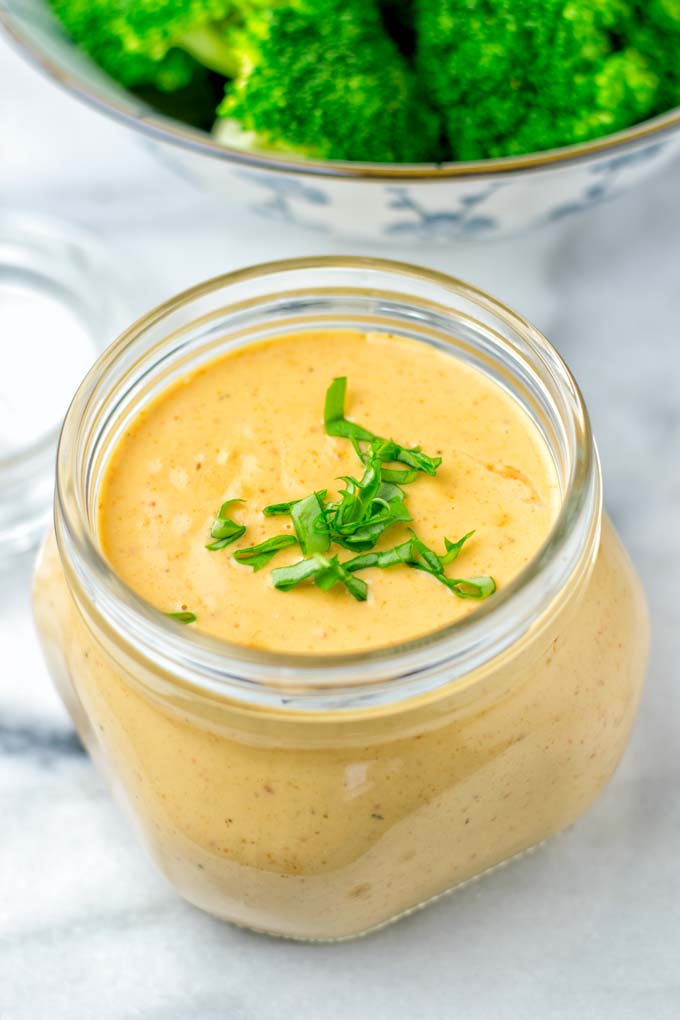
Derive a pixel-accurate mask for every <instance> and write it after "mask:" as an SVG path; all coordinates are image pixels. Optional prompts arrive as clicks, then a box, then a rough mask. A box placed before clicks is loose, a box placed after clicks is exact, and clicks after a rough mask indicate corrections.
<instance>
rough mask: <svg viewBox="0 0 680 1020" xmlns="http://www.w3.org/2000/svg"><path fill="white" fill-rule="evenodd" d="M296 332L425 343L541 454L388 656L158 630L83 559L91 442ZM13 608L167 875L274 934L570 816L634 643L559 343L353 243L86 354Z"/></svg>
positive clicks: (367, 901)
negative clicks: (28, 573) (359, 253)
mask: <svg viewBox="0 0 680 1020" xmlns="http://www.w3.org/2000/svg"><path fill="white" fill-rule="evenodd" d="M320 324H324V325H325V326H326V327H327V328H329V329H332V328H334V327H347V326H351V327H354V328H364V329H367V330H385V331H389V332H392V333H399V334H401V335H405V336H408V337H411V338H413V339H415V340H418V341H420V342H422V343H427V344H432V345H435V346H436V347H438V348H440V349H443V350H448V351H450V352H451V353H455V355H456V356H457V357H459V358H463V359H464V360H466V361H467V362H469V363H471V364H473V365H475V366H476V367H477V368H478V369H479V370H480V371H483V372H486V373H487V374H488V375H489V376H491V377H492V378H494V379H495V380H497V382H498V383H499V384H500V385H502V386H503V387H504V388H505V389H506V390H507V391H508V392H510V393H512V395H513V396H514V397H515V399H516V400H517V401H519V403H520V404H521V405H522V406H523V407H524V408H525V409H526V411H527V413H528V414H529V415H530V416H531V417H532V419H533V421H534V422H535V424H536V426H537V427H538V428H539V430H540V431H541V433H542V435H543V436H544V438H545V442H546V443H547V445H548V447H549V448H550V450H551V451H552V455H553V457H554V460H555V465H556V469H557V473H558V476H559V480H560V485H561V492H562V503H561V510H560V513H559V516H558V518H557V520H556V522H555V524H554V527H553V529H552V532H551V534H550V536H549V538H548V540H547V542H546V543H545V545H544V546H543V547H542V548H541V549H540V551H539V552H538V554H537V555H536V556H535V558H534V559H533V560H532V562H531V563H530V564H529V565H528V566H527V568H526V569H525V570H524V572H523V573H522V574H521V575H520V576H518V577H517V578H516V579H515V580H514V581H513V582H512V583H511V584H509V585H507V586H506V587H505V588H504V589H503V590H501V591H499V592H498V594H497V595H496V596H495V597H494V598H493V599H491V600H490V601H489V602H487V603H484V604H483V605H481V606H480V607H479V608H478V609H477V610H476V611H475V612H474V613H473V614H471V615H469V616H467V617H465V618H464V619H463V620H461V621H459V622H457V623H455V624H452V625H450V626H448V627H445V628H443V629H440V630H438V631H436V632H435V633H432V634H430V635H428V636H427V637H425V638H422V639H420V640H417V641H412V642H409V643H407V644H401V645H397V644H395V645H394V646H393V647H391V648H388V649H381V650H378V651H374V652H371V653H368V654H363V653H362V654H341V655H333V656H326V657H323V658H320V657H315V656H311V655H289V654H273V653H270V652H260V651H257V650H253V649H247V648H243V647H239V646H237V645H233V644H228V643H226V642H224V641H219V640H217V639H215V638H212V637H209V636H206V635H201V634H200V633H196V632H194V631H188V630H187V629H186V628H181V627H179V626H178V625H176V624H175V623H173V622H172V621H170V620H168V619H166V618H165V617H164V616H163V615H162V614H161V613H159V612H158V611H157V610H156V609H154V608H153V607H152V606H150V605H148V604H147V603H145V602H143V601H142V600H141V599H140V598H139V597H138V596H136V595H135V593H134V592H132V591H131V590H130V589H129V588H127V587H126V585H125V584H123V582H122V581H121V580H120V579H119V578H118V577H116V576H115V574H114V573H113V572H112V571H111V569H110V567H109V566H108V564H107V562H106V560H105V559H104V557H103V556H102V553H101V550H100V547H99V542H98V537H97V530H96V514H95V509H96V505H97V494H98V491H99V486H100V484H101V480H102V475H103V473H104V470H105V467H106V464H107V461H108V458H109V456H110V454H111V451H112V449H113V447H114V446H115V444H116V440H117V438H118V437H119V435H120V433H121V431H122V430H123V429H124V428H125V427H126V425H127V423H128V422H129V421H130V420H131V419H132V418H134V417H135V416H136V414H137V413H138V412H139V410H140V408H141V407H142V406H144V405H145V404H146V403H147V402H148V401H149V400H151V399H152V398H153V397H154V396H155V395H156V394H158V393H159V392H160V391H162V390H163V389H164V388H165V387H166V386H168V385H169V384H170V383H171V381H172V380H173V379H175V378H176V377H177V376H178V375H179V374H183V373H186V372H187V371H189V370H191V369H193V368H194V367H196V366H198V365H199V364H202V363H204V362H205V361H207V360H209V359H211V358H214V357H215V356H216V355H218V354H219V353H220V352H223V351H226V350H229V349H233V348H235V347H239V346H242V345H245V344H249V343H253V342H256V341H258V340H260V339H262V338H263V337H268V336H273V335H276V334H277V333H283V332H291V331H292V330H304V329H306V328H318V327H319V325H320ZM34 607H35V615H36V621H37V625H38V630H39V633H40V636H41V640H42V643H43V646H44V650H45V654H46V657H47V660H48V663H49V665H50V669H51V672H52V675H53V677H54V679H55V681H56V683H57V686H58V688H59V690H60V692H61V694H62V696H63V698H64V701H65V703H66V705H67V706H68V708H69V710H70V712H71V714H72V716H73V719H74V721H75V724H76V726H77V728H78V731H79V733H80V735H81V737H82V738H83V740H84V742H85V744H86V745H87V747H88V749H89V750H90V752H91V753H92V755H93V756H94V758H95V759H96V760H97V761H98V762H99V763H100V765H101V766H102V768H103V769H104V770H105V772H106V773H107V774H108V776H109V777H110V780H111V784H112V786H113V787H114V788H115V789H116V790H117V791H118V792H119V793H120V795H121V797H122V800H123V802H124V803H125V804H126V805H127V807H128V809H129V811H130V813H131V814H132V816H133V818H134V819H135V821H136V823H137V826H138V828H139V830H140V831H141V833H142V836H143V838H144V840H145V842H146V844H147V846H148V847H149V849H150V851H151V853H152V855H153V856H154V858H155V859H156V861H157V863H158V865H159V867H160V868H161V869H162V871H163V872H164V873H165V874H166V875H167V876H168V877H169V879H170V881H171V882H172V883H173V884H174V886H175V887H176V889H177V890H178V891H179V893H180V894H181V895H182V896H184V897H186V899H188V900H190V901H191V902H192V903H194V904H196V905H197V906H199V907H201V908H203V909H204V910H207V911H209V912H210V913H212V914H214V915H216V916H218V917H221V918H224V919H226V920H230V921H233V922H236V923H237V924H240V925H245V926H248V927H250V928H254V929H257V930H260V931H265V932H269V933H271V934H276V935H282V936H288V937H292V938H298V939H319V940H323V939H338V938H345V937H350V936H355V935H358V934H361V933H364V932H367V931H370V930H371V929H373V928H376V927H378V926H380V925H383V924H385V923H387V922H388V921H390V920H393V919H395V918H397V917H399V916H401V915H403V914H405V913H407V912H409V911H411V910H413V909H414V908H416V907H417V906H419V905H422V904H424V903H426V902H427V901H428V900H431V899H433V898H434V897H437V896H439V895H441V894H442V893H444V892H446V891H447V890H450V889H453V888H454V887H456V886H458V885H460V884H461V883H463V882H466V881H468V880H470V879H472V878H474V877H476V876H479V875H481V874H482V873H483V872H485V871H488V870H489V869H491V868H494V867H495V866H497V865H499V864H500V863H502V862H503V861H507V860H508V859H510V858H511V857H513V856H514V855H516V854H520V853H523V852H524V851H526V850H528V849H529V848H531V847H534V846H536V845H537V844H538V843H540V842H541V841H543V840H545V839H546V838H547V837H549V836H551V835H553V834H555V833H557V832H559V831H560V830H562V829H564V828H565V827H566V826H568V825H570V824H571V823H572V822H574V821H575V820H576V819H577V818H578V817H579V816H580V815H581V814H582V813H583V812H584V811H585V810H586V809H587V808H588V807H589V806H590V805H591V803H592V802H593V801H594V800H595V798H596V797H597V796H598V794H599V793H600V791H601V790H602V788H603V787H604V785H605V784H606V782H607V781H608V779H609V778H610V776H611V774H612V772H613V771H614V769H615V767H616V765H617V763H618V761H619V758H620V757H621V754H622V752H623V750H624V748H625V745H626V743H627V740H628V735H629V732H630V728H631V725H632V722H633V719H634V717H635V713H636V709H637V705H638V700H639V695H640V690H641V687H642V683H643V676H644V669H645V662H646V653H647V616H646V608H645V602H644V597H643V594H642V591H641V588H640V585H639V582H638V580H637V578H636V575H635V573H634V571H633V569H632V567H631V565H630V563H629V561H628V558H627V556H626V554H625V552H624V551H623V549H622V547H621V544H620V542H619V540H618V538H617V537H616V536H615V534H614V532H613V530H612V528H611V526H610V524H609V523H608V521H607V520H606V518H603V515H602V505H601V479H600V470H599V464H598V460H597V454H596V451H595V447H594V443H593V439H592V436H591V432H590V425H589V422H588V416H587V413H586V410H585V408H584V406H583V402H582V399H581V396H580V393H579V391H578V388H577V387H576V384H575V383H574V381H573V379H572V377H571V376H570V374H569V372H568V370H567V368H566V367H565V365H564V364H563V362H562V361H561V360H560V358H559V356H558V355H557V354H556V352H555V351H554V350H553V348H552V347H551V346H550V345H549V343H548V342H547V341H546V340H545V338H544V337H542V336H541V335H540V334H539V333H538V332H537V331H536V330H535V329H534V328H533V327H532V326H531V325H530V324H529V323H528V322H526V321H525V320H524V319H522V318H521V317H520V316H518V315H517V314H516V313H514V312H512V311H511V310H510V309H508V308H505V307H504V306H503V305H501V304H499V303H498V302H496V301H494V300H493V299H492V298H490V297H488V296H487V295H485V294H483V293H482V292H480V291H477V290H475V289H474V288H472V287H469V286H467V285H466V284H464V283H461V282H459V281H457V280H453V279H451V278H450V277H447V276H444V275H442V274H438V273H434V272H430V271H428V270H424V269H418V268H416V267H414V266H409V265H404V264H401V263H392V262H385V261H379V260H371V259H356V258H320V259H305V260H297V261H289V262H281V263H272V264H269V265H265V266H259V267H255V268H253V269H246V270H243V271H240V272H236V273H232V274H229V275H227V276H224V277H221V278H219V279H216V280H212V281H209V282H207V283H205V284H202V285H201V286H198V287H195V288H193V289H192V290H190V291H187V292H185V293H184V294H180V295H179V296H178V297H176V298H174V299H173V300H171V301H169V302H167V303H166V304H165V305H163V306H161V307H160V308H158V309H156V310H154V311H152V312H151V313H149V315H147V316H146V317H145V318H144V319H142V320H140V321H139V322H137V323H136V324H135V325H134V326H132V327H131V328H130V329H129V330H128V331H127V332H126V333H125V334H124V335H123V336H122V337H121V338H120V339H119V340H118V341H117V342H116V343H115V344H114V345H113V346H112V347H111V348H110V349H109V350H108V351H107V352H106V353H105V354H104V355H103V356H102V357H101V358H100V359H99V361H98V362H97V364H96V365H95V367H94V368H93V369H92V371H91V372H90V373H89V374H88V376H87V377H86V378H85V380H84V382H83V383H82V385H81V387H80V389H79V390H78V393H77V394H76V397H75V399H74V401H73V404H72V406H71V409H70V411H69V413H68V415H67V418H66V421H65V424H64V428H63V432H62V437H61V443H60V448H59V454H58V463H57V486H56V499H55V535H53V536H51V537H50V538H49V539H48V540H47V542H46V544H45V546H44V549H43V553H42V556H41V559H40V562H39V565H38V568H37V572H36V578H35V590H34Z"/></svg>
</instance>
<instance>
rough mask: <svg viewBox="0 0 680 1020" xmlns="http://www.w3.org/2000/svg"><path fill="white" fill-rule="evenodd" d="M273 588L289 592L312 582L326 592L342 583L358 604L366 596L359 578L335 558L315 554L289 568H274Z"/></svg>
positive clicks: (366, 589)
mask: <svg viewBox="0 0 680 1020" xmlns="http://www.w3.org/2000/svg"><path fill="white" fill-rule="evenodd" d="M272 580H273V582H274V587H275V588H278V589H279V591H290V590H291V588H294V587H295V586H296V585H298V584H300V582H301V581H308V580H313V581H314V582H315V584H316V586H317V587H318V588H321V589H322V590H323V591H328V590H329V589H330V588H332V587H333V586H334V585H336V584H338V583H342V584H344V585H345V587H346V588H347V590H348V592H349V593H350V595H353V596H354V598H355V599H357V601H359V602H365V601H366V598H367V596H368V585H367V584H366V582H365V581H362V580H361V578H359V577H354V576H353V575H352V574H351V573H350V572H349V571H348V570H347V569H346V568H345V565H344V564H343V563H340V561H339V560H338V557H337V556H332V557H330V558H328V557H326V556H321V555H320V554H319V553H316V554H315V555H314V556H310V557H309V558H307V559H304V560H300V562H299V563H293V564H292V566H290V567H275V568H274V570H272Z"/></svg>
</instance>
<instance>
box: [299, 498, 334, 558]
mask: <svg viewBox="0 0 680 1020" xmlns="http://www.w3.org/2000/svg"><path fill="white" fill-rule="evenodd" d="M290 516H291V518H292V520H293V527H294V528H295V534H296V535H297V538H298V542H299V543H300V548H301V549H302V552H303V553H304V555H305V556H311V555H312V554H313V553H323V552H326V550H327V549H328V548H329V547H330V544H331V537H330V532H329V530H328V525H327V523H326V519H325V516H324V507H323V501H322V499H321V497H320V493H318V492H313V493H312V494H311V496H306V497H305V499H301V500H298V502H296V503H294V504H293V509H292V510H291V512H290Z"/></svg>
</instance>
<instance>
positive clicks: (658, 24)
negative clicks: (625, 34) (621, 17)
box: [629, 0, 680, 113]
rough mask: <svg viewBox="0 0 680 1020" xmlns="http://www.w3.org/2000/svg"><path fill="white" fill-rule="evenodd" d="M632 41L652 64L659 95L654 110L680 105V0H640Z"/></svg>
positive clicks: (659, 111)
mask: <svg viewBox="0 0 680 1020" xmlns="http://www.w3.org/2000/svg"><path fill="white" fill-rule="evenodd" d="M635 9H636V17H635V19H634V21H633V24H632V27H631V29H630V33H629V36H630V44H631V45H632V46H634V47H635V48H636V49H637V50H638V51H639V52H640V53H641V54H643V56H644V57H646V59H647V60H648V61H649V62H650V63H651V64H653V66H654V68H655V70H656V72H657V74H658V76H659V82H660V85H659V94H658V101H657V103H656V107H655V109H654V110H653V111H651V112H652V113H662V112H663V111H664V110H669V109H670V108H671V107H673V106H677V105H679V104H680V0H639V2H638V3H637V4H636V5H635Z"/></svg>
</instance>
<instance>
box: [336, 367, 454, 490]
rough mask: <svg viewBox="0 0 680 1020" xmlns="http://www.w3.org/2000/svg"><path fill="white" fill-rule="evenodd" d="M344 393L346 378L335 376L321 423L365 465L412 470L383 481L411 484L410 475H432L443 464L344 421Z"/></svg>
mask: <svg viewBox="0 0 680 1020" xmlns="http://www.w3.org/2000/svg"><path fill="white" fill-rule="evenodd" d="M346 393H347V377H346V376H338V377H337V378H336V379H334V380H333V382H332V383H331V385H330V386H329V387H328V390H327V392H326V403H325V405H324V424H325V426H326V432H327V434H328V435H329V436H342V437H343V438H345V439H351V440H352V442H353V443H354V448H355V449H356V450H357V453H358V454H359V456H360V457H361V458H362V460H364V462H370V461H380V462H381V463H383V464H392V463H394V462H397V461H398V462H400V463H402V464H406V465H408V467H409V468H411V471H409V472H403V471H402V472H399V477H397V478H394V477H393V478H386V481H400V482H401V483H402V484H405V483H406V482H407V481H413V478H412V477H411V475H412V472H413V471H415V472H419V471H422V472H424V473H425V474H428V475H435V474H436V473H437V468H438V467H439V465H440V464H441V462H442V459H441V457H428V456H427V454H425V453H423V452H422V451H421V449H420V447H419V446H414V447H412V448H411V449H408V448H407V447H405V446H400V445H399V443H395V442H394V440H393V439H383V438H382V437H381V436H376V435H374V434H373V433H372V432H369V431H368V429H365V428H362V426H361V425H356V424H355V423H354V422H352V421H348V420H347V418H345V395H346ZM361 443H368V444H369V450H368V451H363V450H362V449H361V446H360V444H361Z"/></svg>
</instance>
